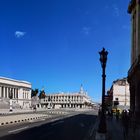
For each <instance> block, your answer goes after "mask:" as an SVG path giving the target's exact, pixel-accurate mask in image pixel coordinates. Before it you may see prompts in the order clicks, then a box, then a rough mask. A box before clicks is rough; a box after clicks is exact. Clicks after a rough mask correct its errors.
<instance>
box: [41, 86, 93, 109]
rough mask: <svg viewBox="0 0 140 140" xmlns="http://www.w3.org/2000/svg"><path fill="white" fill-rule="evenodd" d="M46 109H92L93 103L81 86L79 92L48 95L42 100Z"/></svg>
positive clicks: (42, 104)
mask: <svg viewBox="0 0 140 140" xmlns="http://www.w3.org/2000/svg"><path fill="white" fill-rule="evenodd" d="M40 104H41V106H42V107H46V108H55V109H56V108H92V107H93V103H92V101H91V99H90V98H89V96H88V95H87V92H85V91H84V90H83V87H82V86H81V88H80V91H79V92H74V93H54V94H47V95H46V97H45V98H44V99H41V100H40Z"/></svg>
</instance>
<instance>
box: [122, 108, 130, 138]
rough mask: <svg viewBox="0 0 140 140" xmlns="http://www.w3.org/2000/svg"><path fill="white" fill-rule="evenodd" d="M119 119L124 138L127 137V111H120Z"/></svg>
mask: <svg viewBox="0 0 140 140" xmlns="http://www.w3.org/2000/svg"><path fill="white" fill-rule="evenodd" d="M121 119H122V127H123V133H124V137H125V138H126V136H127V135H128V127H129V116H128V112H127V110H123V111H122V117H121Z"/></svg>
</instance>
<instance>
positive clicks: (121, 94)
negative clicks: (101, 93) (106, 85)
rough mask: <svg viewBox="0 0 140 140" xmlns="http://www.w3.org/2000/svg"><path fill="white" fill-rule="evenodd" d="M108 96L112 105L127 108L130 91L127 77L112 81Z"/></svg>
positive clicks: (128, 106)
mask: <svg viewBox="0 0 140 140" xmlns="http://www.w3.org/2000/svg"><path fill="white" fill-rule="evenodd" d="M109 95H110V98H111V99H112V107H115V106H116V102H118V103H119V104H118V105H117V107H118V108H120V109H129V108H130V91H129V83H128V82H127V78H123V79H117V80H115V81H113V84H112V86H111V89H110V90H109Z"/></svg>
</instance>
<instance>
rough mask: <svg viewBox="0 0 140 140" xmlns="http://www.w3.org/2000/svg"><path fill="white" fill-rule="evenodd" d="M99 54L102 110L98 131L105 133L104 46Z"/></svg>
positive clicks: (105, 55)
mask: <svg viewBox="0 0 140 140" xmlns="http://www.w3.org/2000/svg"><path fill="white" fill-rule="evenodd" d="M99 54H100V62H101V66H102V111H101V116H100V122H99V128H98V132H99V133H106V118H105V79H106V75H105V68H106V62H107V55H108V52H107V51H106V50H105V48H103V49H102V51H101V52H99Z"/></svg>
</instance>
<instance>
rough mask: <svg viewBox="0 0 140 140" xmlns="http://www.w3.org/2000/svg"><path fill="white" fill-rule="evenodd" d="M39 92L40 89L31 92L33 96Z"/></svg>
mask: <svg viewBox="0 0 140 140" xmlns="http://www.w3.org/2000/svg"><path fill="white" fill-rule="evenodd" d="M37 94H38V89H35V90H33V89H32V92H31V97H33V96H36V95H37Z"/></svg>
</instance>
